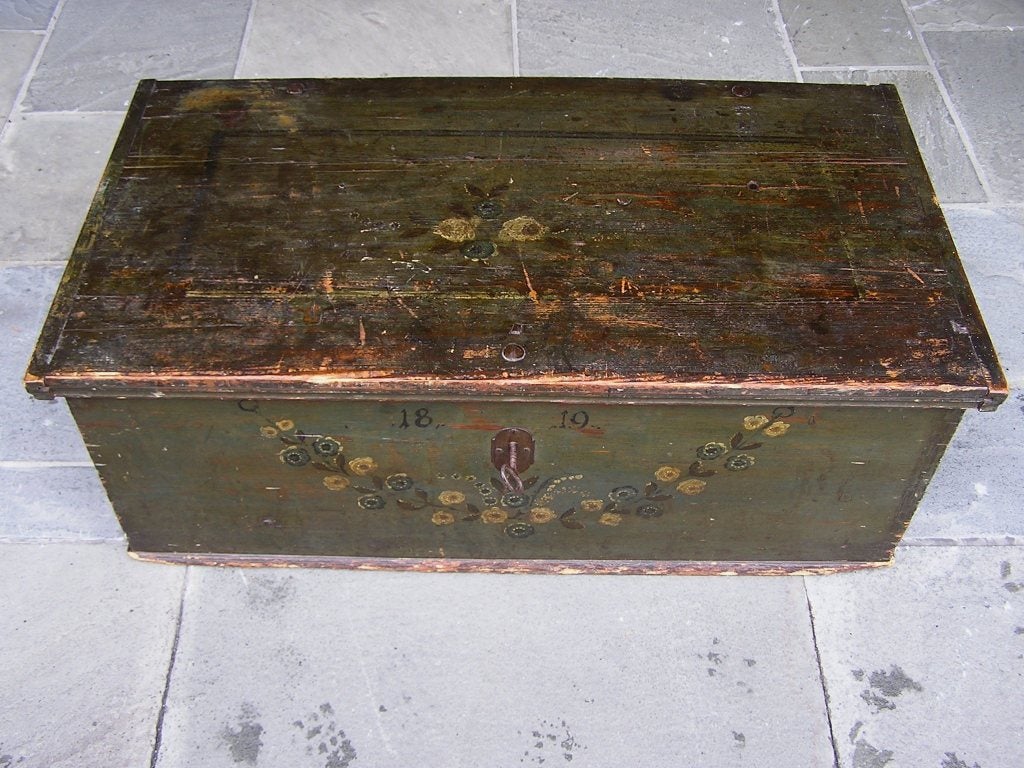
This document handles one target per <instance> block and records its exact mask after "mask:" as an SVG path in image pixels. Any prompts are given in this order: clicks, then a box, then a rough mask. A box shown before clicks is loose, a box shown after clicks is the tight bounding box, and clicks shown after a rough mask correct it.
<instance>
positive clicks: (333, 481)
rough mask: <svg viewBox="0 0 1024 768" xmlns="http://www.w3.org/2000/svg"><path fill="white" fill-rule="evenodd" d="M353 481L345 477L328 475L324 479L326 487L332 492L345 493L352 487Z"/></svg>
mask: <svg viewBox="0 0 1024 768" xmlns="http://www.w3.org/2000/svg"><path fill="white" fill-rule="evenodd" d="M351 483H352V481H351V480H349V479H348V478H347V477H345V476H344V475H327V477H325V478H324V485H325V486H326V487H328V488H330V489H331V490H332V491H343V490H345V489H346V488H348V487H349V485H351Z"/></svg>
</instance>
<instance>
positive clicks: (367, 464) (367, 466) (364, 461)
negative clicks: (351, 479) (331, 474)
mask: <svg viewBox="0 0 1024 768" xmlns="http://www.w3.org/2000/svg"><path fill="white" fill-rule="evenodd" d="M348 468H349V469H351V470H352V471H353V472H354V473H355V474H357V475H368V474H370V473H371V472H373V470H375V469H376V468H377V462H376V461H374V460H373V459H371V458H370V457H369V456H360V457H359V458H358V459H352V461H350V462H349V463H348Z"/></svg>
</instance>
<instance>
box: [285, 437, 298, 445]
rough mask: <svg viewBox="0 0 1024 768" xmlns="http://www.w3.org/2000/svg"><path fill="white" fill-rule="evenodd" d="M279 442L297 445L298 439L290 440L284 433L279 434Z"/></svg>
mask: <svg viewBox="0 0 1024 768" xmlns="http://www.w3.org/2000/svg"><path fill="white" fill-rule="evenodd" d="M281 442H282V443H284V444H285V445H298V444H299V441H298V440H292V439H291V438H290V437H285V436H284V435H281Z"/></svg>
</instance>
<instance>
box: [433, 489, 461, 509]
mask: <svg viewBox="0 0 1024 768" xmlns="http://www.w3.org/2000/svg"><path fill="white" fill-rule="evenodd" d="M437 500H438V501H439V502H441V503H442V504H444V505H445V506H446V507H454V506H455V505H456V504H461V503H462V502H464V501H465V500H466V494H464V493H462V491H441V492H440V493H439V494H437Z"/></svg>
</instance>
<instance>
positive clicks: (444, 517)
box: [430, 509, 455, 525]
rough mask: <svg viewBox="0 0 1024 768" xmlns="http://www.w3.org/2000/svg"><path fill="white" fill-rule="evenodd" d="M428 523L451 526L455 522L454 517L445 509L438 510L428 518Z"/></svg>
mask: <svg viewBox="0 0 1024 768" xmlns="http://www.w3.org/2000/svg"><path fill="white" fill-rule="evenodd" d="M430 522H432V523H433V524H434V525H451V524H452V523H454V522H455V515H453V514H452V513H451V512H449V511H448V510H446V509H439V510H438V511H437V512H435V513H434V514H433V516H432V517H431V518H430Z"/></svg>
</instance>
